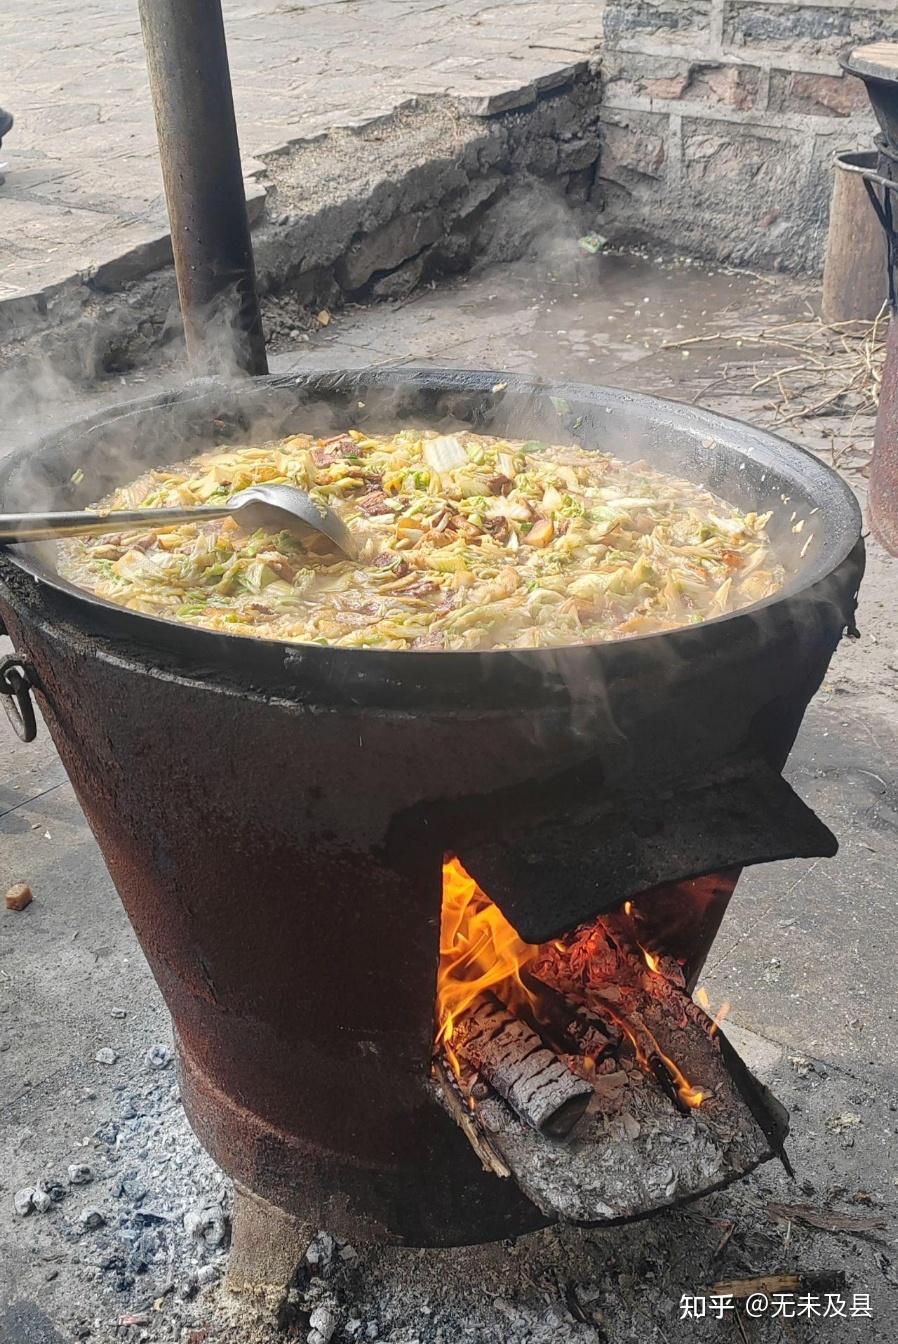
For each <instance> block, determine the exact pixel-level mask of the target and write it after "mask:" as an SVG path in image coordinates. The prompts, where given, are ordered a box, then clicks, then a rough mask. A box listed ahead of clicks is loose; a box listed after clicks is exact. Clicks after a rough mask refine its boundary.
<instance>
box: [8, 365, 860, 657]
mask: <svg viewBox="0 0 898 1344" xmlns="http://www.w3.org/2000/svg"><path fill="white" fill-rule="evenodd" d="M362 383H365V384H367V385H372V384H373V385H375V386H382V387H389V386H390V385H396V384H400V385H408V386H415V385H417V386H420V387H421V388H422V389H424V390H433V391H440V390H443V391H447V392H452V391H456V390H457V391H459V392H465V391H467V392H473V393H478V394H482V395H487V394H490V393H492V392H493V390H494V389H495V388H496V386H497V384H498V385H499V386H500V387H501V389H502V390H503V392H504V390H505V389H508V390H510V391H512V392H515V393H520V394H523V395H539V396H544V397H549V396H551V397H558V396H561V397H562V398H564V399H565V400H566V399H567V398H568V397H572V398H574V399H575V400H576V399H581V400H583V401H586V402H587V403H589V402H592V403H594V404H595V403H599V404H601V405H602V406H606V407H607V406H608V405H611V406H613V407H614V408H615V409H621V410H623V409H626V408H627V407H632V408H633V409H635V410H637V411H638V410H643V411H644V412H645V413H646V417H647V418H649V417H651V416H657V414H658V412H659V411H660V412H661V413H666V415H667V417H668V420H669V424H670V427H671V428H672V429H678V430H681V431H683V432H686V433H689V434H692V435H693V436H698V435H702V436H703V437H712V438H715V439H721V435H720V427H721V426H726V427H730V428H731V429H732V431H734V435H733V439H734V440H735V441H732V440H722V442H724V444H725V446H726V447H727V449H728V450H729V451H730V452H736V453H739V454H740V455H742V456H744V457H746V458H749V459H752V458H754V460H755V461H757V462H760V463H761V464H762V465H764V466H768V467H769V468H770V470H771V471H773V472H775V473H777V472H778V473H779V474H780V475H781V473H782V470H783V468H784V467H786V468H792V470H793V472H794V474H795V476H796V477H798V478H800V479H801V482H802V488H803V489H804V490H805V491H806V493H807V494H808V496H809V497H813V498H814V502H815V505H816V507H819V508H820V510H821V515H822V516H823V517H824V518H825V519H826V520H827V522H828V523H830V524H831V525H833V526H834V527H835V528H836V530H837V533H838V537H839V541H837V542H834V541H833V539H832V536H831V535H829V534H828V535H827V536H825V537H824V539H823V547H822V550H821V553H820V555H819V556H817V557H816V558H815V560H814V561H813V562H811V563H809V564H808V566H807V568H806V569H805V568H802V569H801V570H799V571H798V572H797V573H796V574H795V575H794V576H793V577H792V578H791V579H790V580H789V581H788V582H787V583H785V584H784V585H783V587H782V588H780V589H778V590H777V592H775V593H773V594H772V595H771V596H769V597H766V598H764V599H762V600H761V601H760V602H754V603H752V604H751V605H750V606H747V607H740V608H739V609H738V610H737V611H735V612H729V613H726V614H724V615H722V616H715V617H711V618H710V619H708V620H705V621H702V622H701V624H700V625H697V626H683V627H677V628H676V629H674V630H666V631H659V632H656V633H653V634H645V635H636V636H633V637H631V638H629V639H626V640H612V641H609V642H607V643H593V644H570V645H559V646H555V647H552V648H546V649H493V650H478V649H442V650H421V651H412V650H409V651H405V650H400V649H343V648H339V647H334V646H328V645H318V644H305V643H301V644H300V643H291V642H288V641H283V640H273V639H259V638H257V637H256V636H252V635H236V634H233V635H232V634H219V633H218V632H216V631H211V630H203V629H202V628H201V627H199V626H192V625H189V624H187V623H185V622H182V621H173V620H168V619H166V618H165V617H158V616H150V615H148V614H147V613H144V612H136V611H131V610H129V609H128V608H125V607H121V606H118V605H117V604H116V603H114V602H108V601H106V600H105V599H104V598H101V597H97V596H96V594H94V593H89V592H87V591H86V590H85V589H81V588H78V587H77V586H76V585H74V584H71V583H69V582H68V581H67V580H65V579H62V578H61V577H60V576H59V575H58V574H56V573H54V572H53V571H51V570H48V569H47V568H45V567H44V566H43V565H41V564H40V563H39V562H38V561H35V560H32V559H31V557H30V556H28V555H25V554H22V553H21V552H18V551H17V550H16V549H15V548H12V549H4V548H2V547H0V575H2V568H3V566H4V565H5V564H6V563H10V564H12V565H13V566H14V567H15V568H17V569H20V570H22V571H23V572H24V573H26V574H27V575H29V576H30V577H31V578H32V579H34V580H35V581H36V582H37V583H38V584H39V585H44V586H46V587H48V588H50V589H52V590H54V591H55V592H57V593H59V594H61V595H62V596H63V597H64V598H65V599H67V600H69V601H72V602H73V604H74V606H75V611H73V613H72V616H73V617H75V619H77V617H76V615H75V613H76V612H77V610H78V609H86V610H87V611H90V610H92V609H93V610H94V611H98V612H100V613H102V616H103V617H105V618H106V620H107V621H111V622H112V623H113V624H114V625H118V626H120V627H121V629H122V634H125V633H126V632H127V634H128V635H129V636H131V637H133V638H134V640H135V642H136V643H140V644H143V645H144V646H146V645H147V644H152V640H151V638H150V636H151V634H152V631H153V629H154V627H160V626H161V627H165V632H166V634H168V633H170V632H175V631H177V632H178V639H177V643H178V645H179V646H180V647H179V649H178V653H179V655H180V656H183V657H187V658H190V657H191V656H192V655H193V656H195V657H196V658H198V659H199V660H200V661H203V662H205V661H207V660H208V659H209V657H210V656H211V655H212V654H213V652H218V653H224V654H225V658H224V660H223V661H224V662H225V663H226V664H228V665H230V666H232V667H233V666H234V665H235V664H237V663H245V664H250V665H251V664H252V663H253V662H260V661H262V660H263V659H264V660H265V661H266V662H269V663H270V661H271V660H272V658H273V657H280V658H281V659H282V660H283V662H284V663H285V664H288V665H289V664H291V663H293V664H294V665H295V667H296V670H297V671H299V670H300V668H301V664H302V663H303V662H304V661H305V660H306V659H311V660H313V661H319V660H320V661H321V662H327V663H331V662H334V661H337V660H339V662H341V663H342V664H343V666H344V668H346V669H347V670H349V668H350V667H351V666H352V665H353V664H355V665H356V666H357V669H358V672H359V673H361V670H362V668H363V667H364V668H367V670H368V671H373V670H374V669H373V666H372V665H373V663H374V661H375V660H377V661H378V662H380V661H382V660H385V659H388V660H389V661H390V662H391V663H393V664H394V671H395V662H394V655H395V657H397V658H399V659H401V660H402V661H405V659H406V657H407V656H408V655H409V654H410V655H411V656H412V657H413V658H414V663H415V666H416V668H418V669H420V670H421V671H422V672H424V671H426V667H428V666H429V667H432V668H433V667H436V666H438V665H439V666H441V667H444V668H445V667H447V666H448V665H449V664H450V661H452V660H455V666H457V667H459V668H461V664H460V663H459V662H458V660H459V659H461V658H464V659H467V660H471V659H477V660H479V661H480V662H481V664H484V663H488V664H489V666H490V668H491V669H493V670H495V671H497V672H501V669H502V667H503V665H505V666H510V665H511V663H512V662H514V663H515V664H516V665H517V666H519V667H520V666H521V664H522V663H523V664H524V665H529V666H530V667H531V668H532V670H534V671H536V670H537V669H539V668H540V667H544V666H545V667H548V665H550V664H551V663H552V662H553V661H554V660H555V659H556V658H557V657H558V656H560V655H567V656H570V655H571V654H575V655H577V654H581V653H582V655H583V656H586V655H587V654H591V655H592V656H593V657H594V656H595V655H596V654H597V653H599V652H607V651H608V650H620V651H623V649H624V648H626V649H627V650H629V651H630V652H632V653H634V654H635V652H636V650H637V649H638V648H640V647H641V648H652V649H659V650H660V649H661V648H662V647H663V646H664V645H665V644H673V643H677V642H678V640H679V639H681V638H683V637H689V638H690V642H692V640H693V639H694V638H695V636H696V635H697V634H698V633H699V632H707V634H708V635H709V636H710V637H711V639H712V640H713V639H714V635H713V633H712V632H714V631H715V628H717V629H716V633H717V636H718V637H719V636H720V635H721V634H722V633H723V632H722V631H720V629H719V627H721V626H723V625H729V627H730V629H733V631H734V633H735V628H736V627H737V626H741V627H743V628H744V626H745V625H746V623H747V622H749V621H750V620H751V618H752V617H753V616H754V615H756V614H757V613H759V612H761V611H764V610H765V609H768V608H771V607H776V606H779V605H781V604H787V603H790V600H794V599H796V598H798V599H800V598H801V597H802V596H805V595H806V596H807V597H808V598H811V597H812V596H813V591H812V590H814V589H815V588H818V589H819V588H820V587H821V586H823V585H824V583H825V581H826V580H827V579H829V578H830V577H831V576H832V575H833V574H834V573H835V572H836V571H837V570H838V569H839V568H840V566H841V565H842V564H844V562H845V561H846V560H847V559H848V558H849V556H850V555H851V554H852V552H853V551H854V550H855V548H856V547H857V546H858V543H859V542H860V539H861V535H862V524H863V517H862V514H861V509H860V505H859V504H858V501H857V499H856V497H855V495H854V492H853V491H852V490H851V488H850V487H849V486H848V484H847V483H846V482H845V481H844V480H843V479H842V477H841V476H840V475H839V474H838V472H836V471H835V470H834V469H833V468H832V467H829V466H827V465H826V463H824V462H821V461H820V459H819V458H818V457H816V456H815V455H814V454H813V453H812V452H810V451H809V450H808V449H807V448H804V447H802V446H801V445H800V444H796V443H792V442H791V441H790V440H788V439H784V438H783V437H782V436H780V435H778V434H773V433H771V432H770V431H769V430H766V429H760V428H758V427H757V426H755V425H751V424H749V423H747V422H746V421H742V420H737V419H735V418H734V417H732V416H727V415H722V414H720V413H718V412H716V411H707V410H705V409H703V408H699V407H696V406H693V405H690V404H689V403H687V402H678V401H672V400H670V399H669V398H664V397H655V396H651V395H649V394H646V393H641V392H632V391H630V390H629V389H626V388H617V387H610V386H606V385H604V384H588V383H569V382H557V381H552V382H547V381H542V380H541V379H539V378H528V377H524V376H521V375H516V374H509V373H503V372H501V371H500V370H479V369H457V368H456V369H450V368H441V367H435V366H430V365H403V366H402V367H401V368H389V367H388V368H363V369H304V370H303V371H301V372H299V373H296V374H290V375H270V376H268V377H264V378H255V379H252V380H251V381H249V382H247V383H246V384H241V383H235V382H233V381H228V382H222V381H221V380H217V379H212V378H209V379H198V380H196V381H195V382H193V383H190V384H187V386H186V387H182V388H179V389H175V390H174V391H171V390H170V391H166V392H162V393H156V394H154V395H152V396H150V397H144V398H139V399H136V400H134V401H130V402H126V403H124V404H122V405H121V406H118V407H112V408H107V409H106V410H105V411H100V412H98V413H97V414H95V415H93V416H90V417H87V418H86V419H84V420H80V421H76V422H75V423H73V424H71V425H68V426H66V427H64V428H63V429H61V430H57V431H55V432H54V433H53V434H50V435H48V436H47V437H46V438H44V439H41V440H40V441H39V442H38V443H37V444H35V445H33V446H32V447H30V448H21V449H19V450H17V451H16V452H14V453H11V454H10V455H9V456H8V457H7V459H6V460H5V461H4V462H0V504H2V489H3V486H4V484H5V482H6V480H7V478H8V477H9V475H10V474H11V472H12V470H13V469H14V467H15V466H16V464H17V463H18V462H19V461H21V460H22V459H23V458H25V457H28V458H30V459H33V458H35V457H37V456H39V455H40V453H41V452H42V451H44V450H49V449H50V448H52V447H57V446H58V445H59V443H60V440H64V439H65V438H66V437H68V436H69V435H73V436H74V435H84V434H87V433H89V432H90V431H91V430H92V429H95V428H100V427H104V426H106V425H108V424H109V423H110V422H112V421H115V420H119V419H125V418H127V417H129V416H131V415H143V414H145V413H147V412H149V411H152V410H154V409H156V408H161V407H164V406H169V405H171V404H172V403H173V402H189V401H191V400H196V401H199V400H201V399H203V398H208V397H209V396H211V395H213V394H214V393H215V392H216V391H217V392H219V393H222V394H224V393H227V394H229V395H233V394H234V393H235V392H239V391H240V390H241V388H243V387H246V389H247V390H248V391H251V390H255V389H258V388H260V387H270V388H272V389H276V388H285V389H289V388H294V387H306V388H309V389H314V388H316V387H318V388H320V392H321V395H322V398H325V397H326V396H327V394H328V392H330V393H334V392H337V391H340V390H345V387H346V385H347V384H348V385H349V386H354V385H358V384H362ZM752 448H754V449H756V450H760V452H752V451H751V449H752ZM771 493H773V492H771ZM847 619H848V616H847V614H846V620H847ZM165 646H166V647H167V648H170V647H171V643H170V641H169V640H165ZM351 679H353V680H354V679H355V678H351ZM424 679H425V680H426V677H425V678H424ZM358 680H359V681H360V682H361V681H367V677H365V676H364V675H361V676H358ZM415 680H417V678H416V679H415Z"/></svg>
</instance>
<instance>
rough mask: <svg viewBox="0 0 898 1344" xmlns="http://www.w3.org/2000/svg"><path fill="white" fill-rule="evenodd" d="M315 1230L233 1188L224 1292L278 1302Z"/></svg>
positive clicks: (266, 1203)
mask: <svg viewBox="0 0 898 1344" xmlns="http://www.w3.org/2000/svg"><path fill="white" fill-rule="evenodd" d="M316 1230H317V1229H316V1228H314V1227H313V1226H312V1225H311V1224H310V1223H304V1222H303V1221H302V1220H301V1219H299V1218H293V1217H291V1216H290V1214H288V1213H284V1212H283V1211H282V1210H281V1209H278V1208H276V1207H275V1205H274V1204H269V1203H268V1201H267V1200H265V1199H260V1198H259V1196H258V1195H254V1194H253V1193H252V1192H251V1191H249V1190H247V1189H246V1188H245V1187H244V1186H242V1185H237V1186H235V1189H234V1210H233V1215H232V1232H231V1253H230V1256H229V1257H228V1273H227V1279H226V1283H227V1286H228V1288H229V1289H230V1290H231V1292H233V1293H251V1294H255V1295H258V1296H260V1297H270V1298H274V1297H275V1295H276V1296H277V1299H278V1303H280V1302H282V1301H283V1300H284V1298H285V1297H286V1295H287V1292H288V1290H289V1288H290V1286H291V1284H292V1282H293V1276H294V1274H295V1273H296V1269H297V1267H298V1266H299V1264H300V1262H301V1260H302V1258H303V1256H304V1255H305V1253H306V1251H307V1249H308V1246H309V1243H310V1242H311V1240H312V1238H313V1237H314V1235H315V1232H316Z"/></svg>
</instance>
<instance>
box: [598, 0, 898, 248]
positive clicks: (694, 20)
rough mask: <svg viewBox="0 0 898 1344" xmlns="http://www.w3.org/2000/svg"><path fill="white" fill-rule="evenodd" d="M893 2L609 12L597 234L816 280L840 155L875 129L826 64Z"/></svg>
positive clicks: (887, 28)
mask: <svg viewBox="0 0 898 1344" xmlns="http://www.w3.org/2000/svg"><path fill="white" fill-rule="evenodd" d="M882 37H888V38H896V39H898V0H858V3H856V4H846V3H837V0H606V6H605V40H604V48H603V51H604V56H603V74H604V78H605V94H604V111H603V116H602V120H603V123H604V131H603V133H604V147H603V153H602V161H601V167H600V175H599V181H598V183H597V188H596V194H597V197H598V199H599V200H600V201H601V202H602V205H603V207H604V215H603V219H604V223H603V224H601V225H600V227H601V229H602V232H603V233H607V234H608V235H610V236H611V237H612V238H622V237H630V238H633V237H635V238H640V237H642V238H646V239H650V240H652V241H653V242H660V243H663V244H665V245H666V246H667V247H671V248H675V249H682V250H683V251H688V252H691V253H694V254H697V255H701V256H709V257H713V258H716V259H717V260H720V261H729V262H732V263H734V264H738V265H755V266H758V267H764V268H774V269H784V270H790V271H791V270H797V271H816V270H819V269H820V267H821V265H822V261H823V251H824V246H825V241H826V224H827V215H828V207H829V199H830V193H831V189H832V171H833V170H832V156H833V154H834V152H835V151H836V150H842V149H856V148H866V147H868V146H869V145H870V144H871V143H872V137H873V133H874V131H875V129H876V128H875V122H874V120H873V117H872V114H871V113H870V112H869V110H868V104H867V98H866V94H865V92H864V88H863V85H862V84H861V83H860V82H859V81H858V80H855V79H850V78H848V77H846V76H843V75H842V73H841V70H840V68H839V65H838V61H837V57H838V56H839V55H841V54H842V53H844V52H847V51H850V50H851V48H852V47H855V46H858V45H860V44H861V43H863V42H870V41H873V40H875V39H877V38H882Z"/></svg>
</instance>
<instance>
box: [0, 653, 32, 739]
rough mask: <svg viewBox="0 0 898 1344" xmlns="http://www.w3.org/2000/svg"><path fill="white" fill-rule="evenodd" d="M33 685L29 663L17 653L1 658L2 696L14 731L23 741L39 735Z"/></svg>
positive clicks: (0, 693)
mask: <svg viewBox="0 0 898 1344" xmlns="http://www.w3.org/2000/svg"><path fill="white" fill-rule="evenodd" d="M33 685H34V683H33V682H32V680H31V677H30V675H29V670H28V665H27V663H25V662H24V661H23V660H22V659H21V658H20V657H19V655H18V654H17V653H8V654H6V655H5V656H4V657H2V658H0V696H2V697H3V708H4V710H5V711H6V717H7V718H8V719H9V721H10V723H11V724H12V730H13V732H14V733H15V735H16V737H18V738H20V739H21V741H23V742H33V741H34V739H35V738H36V737H37V719H36V717H35V713H34V704H33V702H32V699H31V688H32V686H33Z"/></svg>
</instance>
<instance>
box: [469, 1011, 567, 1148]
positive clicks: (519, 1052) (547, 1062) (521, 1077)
mask: <svg viewBox="0 0 898 1344" xmlns="http://www.w3.org/2000/svg"><path fill="white" fill-rule="evenodd" d="M452 1046H453V1049H455V1050H457V1051H458V1053H459V1054H460V1055H461V1056H463V1058H465V1059H466V1060H467V1061H468V1062H469V1063H470V1064H472V1065H473V1066H474V1067H475V1068H476V1069H477V1070H478V1072H479V1073H481V1074H482V1075H483V1077H484V1078H486V1079H487V1081H488V1082H489V1083H491V1084H492V1086H493V1088H494V1089H495V1090H496V1092H498V1094H499V1096H500V1097H503V1098H504V1099H505V1100H506V1101H507V1102H508V1104H509V1105H510V1106H511V1107H512V1108H513V1109H514V1110H515V1111H516V1112H517V1114H518V1115H519V1116H520V1117H521V1119H522V1120H525V1121H526V1122H527V1124H529V1125H532V1126H533V1128H534V1129H537V1130H539V1131H540V1133H542V1134H545V1135H547V1136H548V1137H550V1138H555V1139H559V1138H564V1137H565V1136H566V1135H568V1134H569V1133H570V1132H571V1130H572V1129H573V1127H574V1125H575V1124H576V1123H577V1121H578V1120H579V1119H580V1116H581V1115H582V1114H583V1112H584V1111H585V1110H586V1108H587V1106H588V1105H589V1100H590V1097H591V1096H592V1093H593V1089H592V1084H591V1083H588V1082H586V1081H585V1080H584V1079H582V1078H578V1077H577V1076H576V1074H574V1073H572V1072H571V1070H570V1069H569V1068H568V1067H567V1065H566V1064H565V1063H564V1062H563V1061H562V1060H561V1059H559V1058H558V1056H557V1055H556V1054H555V1053H554V1052H553V1051H551V1050H549V1049H547V1047H546V1046H545V1045H544V1044H543V1041H542V1039H541V1038H540V1037H539V1036H538V1035H537V1034H536V1032H535V1031H533V1030H531V1028H530V1027H529V1026H527V1024H526V1022H522V1021H521V1019H520V1018H517V1017H514V1016H512V1014H511V1013H510V1012H509V1011H508V1009H507V1008H506V1007H505V1005H504V1004H502V1003H500V1002H499V1000H498V999H496V998H495V997H494V996H493V995H491V994H490V995H484V997H483V998H482V999H481V1000H480V1001H479V1002H478V1004H477V1006H476V1007H475V1008H474V1009H473V1010H472V1011H471V1012H470V1013H469V1014H468V1015H467V1017H466V1018H465V1019H464V1020H463V1021H462V1022H461V1023H460V1025H459V1026H458V1027H457V1029H456V1032H455V1034H454V1035H453V1037H452Z"/></svg>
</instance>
